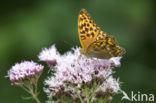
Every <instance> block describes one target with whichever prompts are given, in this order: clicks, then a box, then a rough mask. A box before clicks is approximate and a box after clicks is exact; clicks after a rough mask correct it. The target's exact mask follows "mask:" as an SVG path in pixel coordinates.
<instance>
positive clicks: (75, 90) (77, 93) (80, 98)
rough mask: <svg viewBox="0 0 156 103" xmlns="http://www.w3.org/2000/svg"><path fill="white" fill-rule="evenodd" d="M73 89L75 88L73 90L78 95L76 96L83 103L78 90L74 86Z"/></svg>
mask: <svg viewBox="0 0 156 103" xmlns="http://www.w3.org/2000/svg"><path fill="white" fill-rule="evenodd" d="M74 90H75V92H76V93H77V95H78V97H79V99H80V101H81V103H84V101H83V99H82V98H81V96H80V94H79V92H78V90H77V89H76V88H74Z"/></svg>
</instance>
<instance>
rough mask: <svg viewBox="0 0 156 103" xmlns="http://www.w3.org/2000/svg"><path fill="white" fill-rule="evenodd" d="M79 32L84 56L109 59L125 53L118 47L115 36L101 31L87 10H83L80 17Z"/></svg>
mask: <svg viewBox="0 0 156 103" xmlns="http://www.w3.org/2000/svg"><path fill="white" fill-rule="evenodd" d="M78 32H79V39H80V43H81V46H82V50H81V53H82V54H85V55H87V56H89V57H97V58H106V59H108V58H111V57H115V56H121V55H123V54H124V53H125V50H124V49H123V48H121V47H120V46H118V43H117V42H116V41H115V39H114V37H113V36H110V35H107V34H106V33H104V32H103V31H102V30H100V27H99V26H98V25H97V24H96V23H95V22H94V21H93V20H92V18H91V16H90V15H89V13H88V12H87V11H86V10H85V9H82V10H81V11H80V13H79V16H78Z"/></svg>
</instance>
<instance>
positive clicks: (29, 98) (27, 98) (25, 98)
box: [21, 96, 33, 100]
mask: <svg viewBox="0 0 156 103" xmlns="http://www.w3.org/2000/svg"><path fill="white" fill-rule="evenodd" d="M21 98H22V99H24V100H31V99H33V97H23V96H21Z"/></svg>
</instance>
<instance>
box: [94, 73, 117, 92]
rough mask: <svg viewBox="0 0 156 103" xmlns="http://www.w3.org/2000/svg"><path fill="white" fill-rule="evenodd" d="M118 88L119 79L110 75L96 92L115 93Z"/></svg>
mask: <svg viewBox="0 0 156 103" xmlns="http://www.w3.org/2000/svg"><path fill="white" fill-rule="evenodd" d="M119 90H120V84H119V81H118V80H116V79H114V78H113V77H112V76H110V77H109V78H108V79H107V80H106V81H105V82H103V84H102V85H101V86H100V87H99V88H98V89H97V91H96V92H97V94H98V93H103V94H106V93H110V94H116V93H118V91H119Z"/></svg>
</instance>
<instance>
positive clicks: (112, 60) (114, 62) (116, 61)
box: [109, 57, 122, 67]
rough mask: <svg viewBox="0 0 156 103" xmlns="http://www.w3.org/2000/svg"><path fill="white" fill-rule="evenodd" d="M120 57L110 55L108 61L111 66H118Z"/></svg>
mask: <svg viewBox="0 0 156 103" xmlns="http://www.w3.org/2000/svg"><path fill="white" fill-rule="evenodd" d="M121 58H122V57H112V58H110V59H109V62H110V63H111V65H112V66H114V67H118V66H120V60H121Z"/></svg>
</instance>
